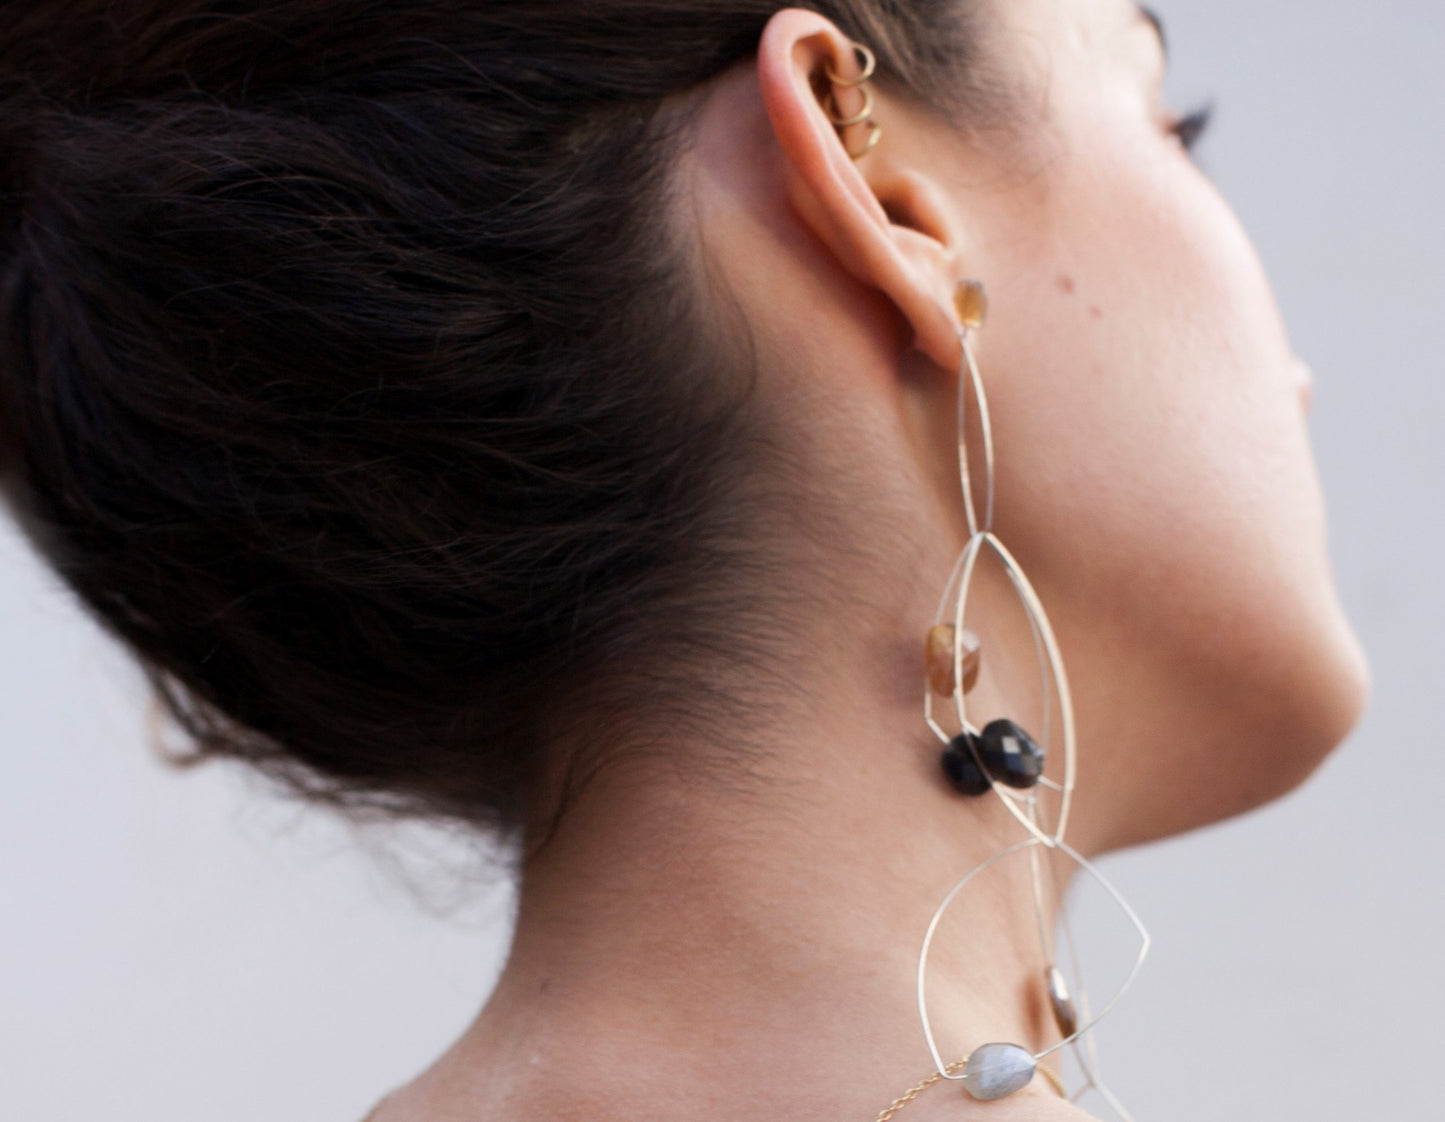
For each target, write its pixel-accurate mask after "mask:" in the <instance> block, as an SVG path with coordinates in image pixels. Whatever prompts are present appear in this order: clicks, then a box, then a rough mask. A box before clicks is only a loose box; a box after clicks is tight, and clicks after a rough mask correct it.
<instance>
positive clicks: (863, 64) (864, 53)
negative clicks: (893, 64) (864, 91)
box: [823, 43, 878, 87]
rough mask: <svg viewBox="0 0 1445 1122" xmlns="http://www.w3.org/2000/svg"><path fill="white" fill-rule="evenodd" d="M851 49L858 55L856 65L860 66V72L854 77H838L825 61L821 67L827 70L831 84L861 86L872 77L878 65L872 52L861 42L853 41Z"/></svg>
mask: <svg viewBox="0 0 1445 1122" xmlns="http://www.w3.org/2000/svg"><path fill="white" fill-rule="evenodd" d="M853 51H854V53H855V54H857V56H858V65H859V67H860V68H861V72H860V73H859V75H858V77H856V78H840V77H838V75H837V74H835V73H833V68H832V67H831V66H829V65H828V64H827V63H826V62H825V63H824V64H823V69H824V70H825V71H827V74H828V81H830V82H832V83H833V85H835V86H844V87H848V86H861V85H862V84H863V83H864V82H866V81H868V79H869V78H871V77H873V71H874V70H875V69H876V68H877V66H878V60H877V59H876V58H875V57H874V56H873V52H872V51H870V50H869V49H868V48H867V47H865V46H864V45H863V44H862V43H854V44H853Z"/></svg>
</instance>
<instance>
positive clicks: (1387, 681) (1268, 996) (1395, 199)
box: [0, 0, 1445, 1122]
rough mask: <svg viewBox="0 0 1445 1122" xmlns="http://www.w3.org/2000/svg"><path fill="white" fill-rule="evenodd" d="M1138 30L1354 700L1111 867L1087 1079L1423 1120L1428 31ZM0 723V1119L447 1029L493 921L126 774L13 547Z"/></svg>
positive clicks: (190, 1114)
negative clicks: (1124, 976)
mask: <svg viewBox="0 0 1445 1122" xmlns="http://www.w3.org/2000/svg"><path fill="white" fill-rule="evenodd" d="M1159 7H1160V10H1161V11H1162V13H1163V15H1164V16H1165V17H1166V20H1167V23H1168V26H1169V31H1170V38H1171V40H1172V53H1173V57H1174V78H1173V79H1172V81H1171V88H1172V94H1173V100H1174V101H1175V103H1176V104H1177V105H1178V106H1180V107H1181V108H1188V107H1189V106H1190V105H1192V103H1193V102H1194V101H1195V100H1196V99H1197V98H1199V97H1203V96H1208V95H1213V96H1214V97H1215V99H1216V100H1217V116H1216V121H1215V125H1214V128H1213V130H1212V132H1211V135H1210V136H1209V137H1208V139H1207V140H1206V141H1205V143H1204V145H1203V148H1202V159H1203V162H1204V164H1205V165H1206V167H1207V169H1208V170H1209V172H1210V174H1211V175H1212V176H1213V177H1214V178H1215V179H1216V180H1217V181H1218V182H1219V183H1220V184H1221V186H1222V187H1223V188H1224V190H1225V192H1226V193H1227V194H1228V195H1229V197H1230V198H1231V199H1232V201H1233V202H1234V203H1235V205H1236V207H1237V208H1238V210H1239V212H1240V214H1241V216H1242V217H1243V219H1244V222H1245V224H1246V225H1247V226H1248V228H1249V229H1250V231H1251V232H1252V234H1253V235H1254V237H1255V239H1256V242H1257V244H1258V246H1259V248H1260V251H1261V253H1262V255H1263V257H1264V259H1265V262H1266V264H1267V266H1268V267H1269V269H1270V272H1271V275H1272V277H1273V279H1274V282H1275V285H1276V289H1277V291H1278V294H1279V298H1280V301H1281V304H1282V305H1283V308H1284V311H1285V314H1286V317H1287V320H1288V322H1289V325H1290V329H1291V333H1292V336H1293V338H1294V340H1295V343H1296V346H1297V348H1298V349H1299V350H1300V352H1301V353H1302V354H1304V356H1305V357H1306V358H1307V359H1308V360H1310V361H1311V363H1312V364H1313V365H1314V368H1315V375H1316V400H1315V406H1314V411H1313V415H1312V420H1311V426H1312V430H1313V434H1314V439H1315V444H1316V448H1317V450H1318V455H1319V458H1320V464H1321V470H1322V472H1323V476H1324V482H1325V489H1326V493H1327V496H1328V498H1329V501H1330V509H1331V537H1332V548H1333V555H1334V558H1335V563H1336V567H1337V572H1338V575H1339V580H1340V584H1341V588H1342V591H1343V595H1344V598H1345V601H1346V604H1347V606H1348V608H1349V610H1350V612H1351V614H1352V617H1353V618H1354V620H1355V621H1356V623H1357V626H1358V627H1359V630H1360V632H1361V634H1362V636H1363V638H1364V641H1365V644H1366V646H1367V648H1368V650H1369V652H1370V655H1371V660H1372V664H1373V668H1374V673H1375V690H1374V694H1373V698H1372V703H1371V707H1370V710H1369V712H1368V714H1367V716H1366V719H1365V720H1364V722H1363V724H1362V725H1361V726H1360V728H1359V729H1358V731H1357V732H1356V734H1355V735H1354V736H1353V737H1352V738H1351V740H1350V742H1349V743H1348V744H1347V745H1345V746H1344V748H1343V749H1342V750H1341V751H1340V752H1339V753H1338V754H1337V755H1336V756H1335V757H1334V758H1333V759H1332V760H1331V761H1330V762H1329V764H1328V765H1327V766H1326V767H1325V769H1324V770H1323V772H1322V773H1321V774H1320V775H1319V776H1318V777H1317V778H1316V779H1315V780H1313V781H1312V782H1311V783H1310V784H1309V785H1307V786H1306V787H1305V788H1303V789H1302V790H1301V791H1299V792H1298V793H1296V794H1294V795H1292V796H1291V797H1289V798H1287V799H1285V800H1284V801H1283V802H1280V803H1277V804H1274V805H1273V806H1271V807H1269V808H1266V809H1265V810H1263V811H1259V812H1256V813H1254V814H1252V815H1250V816H1248V817H1246V818H1244V819H1240V820H1236V821H1234V822H1230V823H1227V824H1224V825H1221V826H1217V827H1214V828H1211V829H1209V830H1206V831H1202V832H1199V833H1196V834H1193V835H1190V836H1188V837H1185V838H1181V839H1177V840H1174V841H1171V842H1169V843H1166V844H1163V845H1159V846H1156V847H1152V848H1150V849H1147V850H1143V851H1138V852H1134V853H1130V854H1125V855H1120V856H1117V857H1114V858H1111V859H1109V860H1108V861H1107V862H1106V866H1105V867H1106V869H1107V870H1108V871H1110V872H1111V873H1112V875H1113V876H1114V878H1115V880H1116V882H1117V883H1119V884H1120V886H1121V887H1122V888H1123V890H1124V891H1125V893H1126V894H1127V895H1128V896H1129V897H1130V898H1131V899H1132V901H1133V902H1134V904H1135V905H1136V907H1137V908H1138V909H1139V911H1140V912H1141V913H1142V914H1143V916H1144V918H1145V919H1146V921H1147V922H1148V923H1149V924H1150V926H1151V928H1152V930H1153V933H1154V935H1155V939H1156V945H1155V950H1154V953H1153V955H1152V956H1151V959H1150V961H1149V964H1148V965H1147V967H1146V969H1145V972H1144V974H1143V975H1142V978H1141V980H1140V982H1139V984H1138V986H1137V987H1136V988H1135V990H1134V991H1133V992H1132V993H1131V994H1130V995H1129V996H1128V997H1127V998H1126V1000H1125V1002H1124V1003H1123V1004H1122V1005H1121V1006H1120V1007H1119V1008H1118V1009H1117V1011H1116V1012H1115V1013H1114V1014H1113V1015H1112V1016H1111V1017H1110V1019H1109V1020H1108V1021H1107V1022H1106V1024H1105V1025H1104V1026H1103V1027H1102V1028H1101V1029H1100V1031H1099V1037H1100V1045H1101V1050H1102V1053H1103V1057H1104V1060H1105V1064H1106V1070H1107V1071H1108V1072H1109V1074H1110V1078H1111V1081H1112V1083H1113V1085H1114V1087H1115V1088H1116V1089H1117V1090H1118V1091H1119V1093H1120V1094H1121V1096H1122V1097H1123V1098H1124V1100H1125V1102H1126V1103H1128V1104H1129V1105H1130V1106H1131V1107H1132V1108H1133V1110H1134V1113H1135V1114H1136V1116H1137V1117H1138V1118H1139V1119H1140V1122H1148V1120H1151V1119H1152V1120H1156V1122H1162V1120H1165V1119H1167V1120H1169V1122H1195V1120H1198V1122H1205V1120H1209V1122H1215V1120H1217V1119H1219V1118H1221V1117H1227V1118H1231V1119H1238V1118H1243V1119H1300V1120H1306V1119H1308V1120H1312V1122H1313V1120H1319V1119H1330V1120H1333V1119H1355V1118H1359V1117H1370V1118H1402V1119H1424V1118H1432V1117H1438V1108H1432V1107H1431V1106H1430V1105H1428V1104H1430V1103H1432V1102H1438V1099H1439V1093H1440V1092H1439V1080H1438V1073H1437V1071H1436V1070H1435V1069H1434V1065H1433V1063H1432V1062H1433V1061H1435V1060H1436V1055H1437V1053H1436V1050H1435V1047H1434V1046H1436V1045H1438V1044H1439V1043H1441V1036H1442V1034H1441V1030H1440V1023H1441V1008H1442V998H1445V985H1442V982H1445V974H1442V967H1441V954H1440V943H1441V939H1442V935H1445V901H1442V893H1441V869H1442V866H1445V852H1442V849H1445V844H1442V843H1445V828H1442V825H1441V822H1440V821H1439V819H1438V817H1437V812H1436V798H1437V792H1438V791H1440V789H1441V787H1442V782H1445V764H1442V752H1441V751H1440V749H1439V747H1438V746H1437V745H1438V741H1439V735H1440V734H1439V720H1438V711H1437V709H1436V704H1435V703H1436V699H1437V696H1438V694H1439V692H1440V689H1441V686H1442V683H1445V639H1442V635H1445V584H1442V581H1441V580H1440V578H1439V572H1440V566H1441V559H1442V557H1445V518H1442V516H1441V503H1440V497H1439V491H1440V488H1441V485H1442V483H1445V381H1442V378H1441V369H1440V360H1439V357H1438V352H1437V340H1438V329H1437V325H1438V320H1439V314H1440V309H1441V308H1442V307H1445V264H1442V262H1445V222H1442V220H1441V216H1440V210H1439V208H1440V206H1441V202H1442V199H1445V164H1442V154H1441V145H1440V139H1439V135H1440V127H1439V124H1438V118H1439V114H1440V113H1441V112H1442V111H1445V80H1442V78H1441V74H1440V64H1441V60H1442V59H1445V6H1441V5H1439V4H1437V3H1434V2H1423V0H1421V2H1403V0H1402V2H1396V3H1373V4H1368V5H1366V4H1363V3H1358V2H1356V3H1342V2H1336V0H1313V2H1305V0H1293V2H1280V0H1271V2H1270V3H1268V4H1260V3H1258V2H1248V3H1247V2H1244V0H1210V2H1208V3H1205V2H1203V0H1173V2H1169V0H1165V2H1163V3H1161V4H1160V5H1159ZM0 692H3V703H4V704H3V713H4V721H5V747H4V751H3V753H0V854H3V855H4V859H3V861H0V921H3V935H0V1010H3V1014H0V1101H3V1102H4V1103H5V1108H4V1110H5V1114H6V1116H7V1117H11V1118H16V1119H25V1120H27V1122H61V1120H66V1122H70V1120H74V1119H80V1118H104V1119H106V1120H107V1122H169V1120H177V1122H180V1120H185V1122H194V1120H197V1119H204V1120H205V1122H242V1120H247V1122H253V1120H254V1119H257V1118H275V1119H308V1120H319V1119H334V1120H338V1122H356V1120H357V1119H359V1118H360V1116H361V1115H362V1113H364V1110H365V1108H366V1107H367V1106H368V1105H369V1104H370V1103H371V1101H372V1100H373V1098H374V1097H375V1096H376V1095H378V1094H379V1093H380V1092H381V1091H382V1090H384V1089H385V1088H387V1087H389V1086H391V1085H392V1084H393V1083H395V1082H397V1081H399V1080H400V1079H402V1078H404V1077H406V1076H408V1075H410V1074H411V1073H412V1072H413V1071H414V1070H416V1069H417V1068H418V1067H419V1066H420V1065H422V1064H423V1063H424V1062H425V1061H426V1060H428V1059H429V1058H430V1057H431V1056H432V1055H434V1054H435V1053H436V1052H437V1051H438V1050H440V1049H441V1048H442V1047H443V1046H444V1045H445V1044H446V1043H447V1042H449V1041H450V1040H451V1039H452V1037H453V1036H454V1035H455V1034H456V1033H457V1032H459V1031H460V1030H461V1028H462V1027H463V1026H464V1025H465V1024H466V1022H467V1020H468V1019H469V1018H470V1017H471V1015H472V1013H473V1012H474V1010H475V1008H476V1007H477V1005H478V1004H479V1003H480V1000H481V998H482V997H483V995H484V994H485V992H486V988H487V986H488V985H489V983H490V980H491V979H492V977H493V976H494V974H495V970H496V968H497V963H498V956H499V953H500V948H501V946H502V939H503V937H504V935H505V928H506V908H507V897H506V894H505V891H503V890H498V889H495V888H494V889H492V890H489V891H484V890H478V889H473V888H469V887H468V885H469V880H468V878H469V876H470V875H471V874H470V872H469V870H470V868H471V866H470V862H471V861H472V858H471V857H470V856H469V855H468V854H467V853H466V851H465V850H460V849H458V848H457V847H456V846H454V845H452V844H450V843H449V842H448V841H447V840H446V839H445V838H440V839H439V838H436V837H433V836H431V835H428V834H426V833H424V832H415V833H412V834H408V835H407V836H406V837H405V838H404V839H402V840H403V842H404V849H405V852H407V853H409V854H411V857H410V858H408V859H407V860H406V861H405V862H404V864H403V871H402V873H399V872H398V870H397V868H396V867H394V864H393V863H391V862H389V861H386V860H382V859H381V858H380V857H378V856H377V855H376V854H375V853H374V852H369V851H368V850H367V849H366V848H365V847H364V846H362V845H360V844H358V842H359V839H358V838H356V837H355V836H353V835H352V834H350V833H349V832H348V831H346V830H344V829H342V828H340V827H337V826H336V825H334V824H332V823H330V822H328V821H326V820H324V819H321V818H319V817H318V816H316V815H315V814H312V813H310V812H303V811H297V810H295V809H294V808H291V807H289V806H287V805H285V804H282V803H279V802H277V801H276V800H274V799H271V798H269V797H267V796H266V795H265V794H264V793H263V789H262V788H261V787H260V786H259V784H257V783H255V782H253V781H248V780H245V779H242V778H241V777H239V776H237V775H234V774H230V773H226V772H219V771H210V770H208V771H203V772H200V773H193V774H191V775H189V776H185V777H176V776H174V775H173V774H171V773H168V772H167V771H165V770H163V769H162V768H161V767H159V766H158V765H156V764H155V763H154V761H153V760H152V759H151V758H150V757H149V756H148V754H147V751H146V749H145V747H144V745H143V741H142V713H143V710H142V706H141V702H140V690H139V684H138V679H137V676H136V675H135V674H134V672H133V671H132V670H130V669H129V668H128V665H127V663H126V661H125V660H124V658H123V657H122V656H121V655H120V654H119V653H118V652H117V651H115V650H114V649H112V648H111V647H110V646H109V645H108V644H106V643H105V642H103V641H102V640H101V639H100V638H99V637H98V636H97V634H96V633H95V630H94V628H93V627H92V626H90V625H89V624H88V623H87V622H86V621H84V620H83V619H82V618H81V617H80V616H79V615H78V613H77V612H76V611H75V610H74V609H73V608H72V607H71V606H70V604H69V601H68V599H67V598H66V596H65V595H64V594H63V593H61V592H60V591H59V590H58V589H57V588H56V586H55V584H54V582H53V580H51V579H50V578H49V577H47V576H46V575H45V574H43V573H42V572H40V571H39V570H38V569H37V568H36V566H35V565H34V564H33V562H32V561H31V560H30V558H29V557H28V555H27V553H26V552H25V550H24V549H23V548H22V547H21V545H20V544H19V543H18V542H17V541H16V540H15V539H14V537H13V535H12V534H10V533H8V532H0ZM1220 719H1221V720H1227V719H1228V714H1223V713H1222V714H1220ZM373 848H374V847H373ZM405 869H410V870H411V873H410V874H405V872H404V871H405ZM458 901H463V902H464V906H462V907H461V909H460V910H459V911H456V912H455V913H454V914H450V915H448V914H443V913H444V909H446V908H449V907H451V906H452V905H454V904H456V903H457V902H458ZM1084 918H1087V908H1085V914H1084ZM1091 942H1096V943H1097V944H1098V945H1097V946H1096V947H1093V948H1092V949H1093V951H1095V952H1097V954H1098V955H1100V956H1102V957H1103V958H1105V959H1107V958H1108V956H1109V954H1110V949H1109V947H1108V946H1107V945H1106V942H1105V940H1103V939H1102V937H1097V938H1094V939H1092V940H1091Z"/></svg>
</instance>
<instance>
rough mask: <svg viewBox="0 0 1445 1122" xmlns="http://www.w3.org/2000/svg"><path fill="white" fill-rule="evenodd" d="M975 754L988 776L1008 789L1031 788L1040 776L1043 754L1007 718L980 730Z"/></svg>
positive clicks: (1026, 735)
mask: <svg viewBox="0 0 1445 1122" xmlns="http://www.w3.org/2000/svg"><path fill="white" fill-rule="evenodd" d="M978 752H979V755H980V756H981V757H982V758H983V766H984V767H986V768H987V769H988V772H989V774H990V775H992V776H993V777H994V778H996V779H997V780H998V781H999V782H1000V783H1007V784H1008V785H1009V786H1010V787H1017V788H1026V787H1032V786H1034V784H1036V783H1037V782H1038V781H1039V776H1041V775H1043V773H1044V750H1043V749H1042V748H1040V747H1039V746H1038V745H1037V744H1035V743H1034V739H1033V737H1031V736H1030V735H1029V734H1028V733H1026V732H1024V730H1023V729H1022V728H1021V727H1019V725H1017V724H1016V723H1015V722H1013V721H1010V720H1009V719H1008V718H1007V717H1000V718H998V720H996V721H990V722H989V723H988V724H986V725H984V726H983V732H981V733H980V734H979V737H978Z"/></svg>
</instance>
